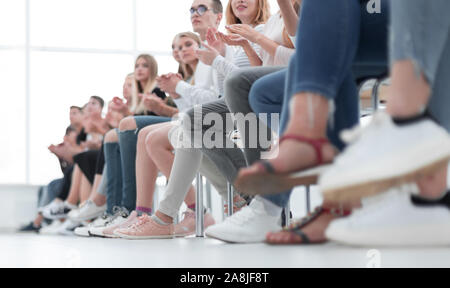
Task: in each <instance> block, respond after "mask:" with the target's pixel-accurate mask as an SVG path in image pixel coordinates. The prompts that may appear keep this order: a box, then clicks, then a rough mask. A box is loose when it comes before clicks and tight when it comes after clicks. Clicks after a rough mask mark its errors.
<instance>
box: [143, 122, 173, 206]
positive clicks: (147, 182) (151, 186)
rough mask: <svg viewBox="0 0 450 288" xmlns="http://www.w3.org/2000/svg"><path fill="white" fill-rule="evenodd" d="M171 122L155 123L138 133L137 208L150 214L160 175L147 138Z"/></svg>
mask: <svg viewBox="0 0 450 288" xmlns="http://www.w3.org/2000/svg"><path fill="white" fill-rule="evenodd" d="M166 125H171V124H170V123H169V124H168V123H162V124H155V125H151V126H147V127H145V128H143V129H142V130H141V131H140V132H139V135H138V144H137V156H136V185H137V186H136V188H137V198H136V210H138V211H140V212H145V213H148V214H150V213H151V207H152V203H153V193H154V191H155V182H156V178H157V177H158V167H156V165H155V163H154V162H153V160H152V158H151V157H150V156H149V154H148V153H147V149H146V139H147V137H148V135H150V134H151V133H152V132H154V131H156V130H159V129H162V127H164V126H166Z"/></svg>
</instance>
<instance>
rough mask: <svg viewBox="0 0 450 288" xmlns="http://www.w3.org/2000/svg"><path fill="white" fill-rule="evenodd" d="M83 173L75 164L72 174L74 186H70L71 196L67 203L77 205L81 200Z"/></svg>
mask: <svg viewBox="0 0 450 288" xmlns="http://www.w3.org/2000/svg"><path fill="white" fill-rule="evenodd" d="M82 176H83V173H82V172H81V170H80V167H78V165H76V164H75V166H74V169H73V174H72V184H71V185H70V191H69V196H68V197H67V202H68V203H70V204H71V205H77V204H78V201H79V200H80V189H81V179H82Z"/></svg>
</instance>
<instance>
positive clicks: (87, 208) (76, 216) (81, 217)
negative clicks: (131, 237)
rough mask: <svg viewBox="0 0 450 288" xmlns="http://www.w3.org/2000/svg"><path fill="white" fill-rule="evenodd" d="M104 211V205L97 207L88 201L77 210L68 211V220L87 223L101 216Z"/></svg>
mask: <svg viewBox="0 0 450 288" xmlns="http://www.w3.org/2000/svg"><path fill="white" fill-rule="evenodd" d="M105 211H106V204H105V205H103V206H97V205H96V204H95V203H94V202H93V201H91V200H88V201H86V203H84V205H83V206H81V207H80V208H79V209H75V210H72V211H70V213H69V215H68V216H69V219H71V220H74V221H78V222H81V221H88V220H92V219H95V218H97V217H100V216H102V214H103V213H105Z"/></svg>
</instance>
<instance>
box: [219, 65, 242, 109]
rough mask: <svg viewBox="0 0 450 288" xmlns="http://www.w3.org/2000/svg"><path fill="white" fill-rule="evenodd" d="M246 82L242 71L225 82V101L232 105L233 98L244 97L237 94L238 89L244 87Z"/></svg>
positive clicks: (233, 73) (232, 74)
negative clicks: (243, 84)
mask: <svg viewBox="0 0 450 288" xmlns="http://www.w3.org/2000/svg"><path fill="white" fill-rule="evenodd" d="M243 81H245V80H244V75H243V74H242V72H241V71H234V72H232V73H231V74H230V75H229V76H228V77H227V78H226V80H225V83H224V88H225V95H224V97H225V101H226V102H227V103H230V100H232V99H233V97H242V95H239V93H236V88H237V87H240V86H242V83H243Z"/></svg>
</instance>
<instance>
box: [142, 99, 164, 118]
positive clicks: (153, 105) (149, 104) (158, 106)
mask: <svg viewBox="0 0 450 288" xmlns="http://www.w3.org/2000/svg"><path fill="white" fill-rule="evenodd" d="M143 101H144V105H145V107H146V108H147V109H148V110H150V111H152V112H154V113H156V114H158V115H160V114H161V110H162V108H163V107H164V106H165V103H164V100H162V99H161V98H159V97H158V96H156V95H155V94H147V95H145V96H144V98H143Z"/></svg>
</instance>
